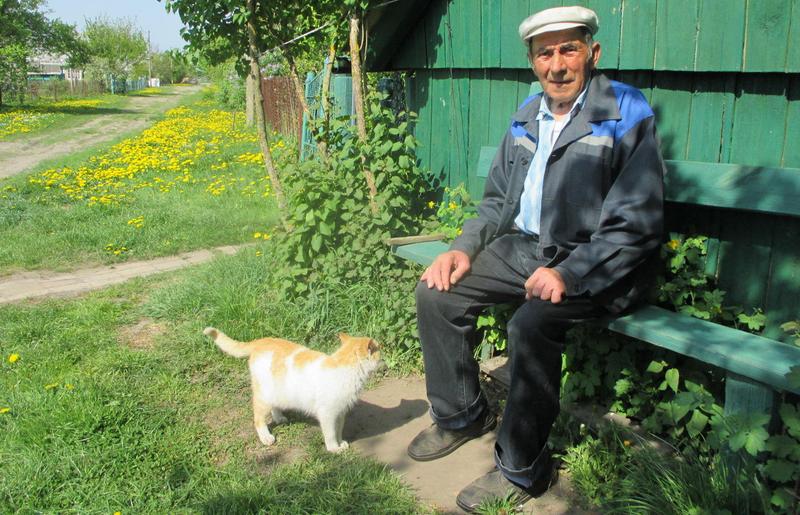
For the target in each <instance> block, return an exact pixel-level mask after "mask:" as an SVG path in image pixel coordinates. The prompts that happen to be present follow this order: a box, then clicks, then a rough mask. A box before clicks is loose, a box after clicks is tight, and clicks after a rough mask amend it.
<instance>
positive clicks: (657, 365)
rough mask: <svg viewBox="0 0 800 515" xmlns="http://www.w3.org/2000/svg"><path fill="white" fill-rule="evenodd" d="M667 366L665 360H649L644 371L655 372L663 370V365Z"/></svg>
mask: <svg viewBox="0 0 800 515" xmlns="http://www.w3.org/2000/svg"><path fill="white" fill-rule="evenodd" d="M665 366H667V362H666V361H651V362H650V364H649V365H647V370H646V372H652V373H654V374H657V373H659V372H661V371H662V370H664V367H665Z"/></svg>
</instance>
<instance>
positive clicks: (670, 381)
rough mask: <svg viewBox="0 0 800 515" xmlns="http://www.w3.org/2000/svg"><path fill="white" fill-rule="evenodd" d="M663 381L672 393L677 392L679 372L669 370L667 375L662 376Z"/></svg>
mask: <svg viewBox="0 0 800 515" xmlns="http://www.w3.org/2000/svg"><path fill="white" fill-rule="evenodd" d="M664 380H665V381H666V382H667V385H669V387H670V388H671V389H672V391H673V392H675V393H677V392H678V381H679V380H680V372H678V369H677V368H670V369H669V370H667V373H666V374H665V375H664Z"/></svg>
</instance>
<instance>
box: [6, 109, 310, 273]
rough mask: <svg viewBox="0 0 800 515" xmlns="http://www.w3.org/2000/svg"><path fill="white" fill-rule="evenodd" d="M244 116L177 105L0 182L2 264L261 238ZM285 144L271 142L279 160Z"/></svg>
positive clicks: (263, 229)
mask: <svg viewBox="0 0 800 515" xmlns="http://www.w3.org/2000/svg"><path fill="white" fill-rule="evenodd" d="M243 121H244V117H243V116H241V115H240V116H234V114H233V113H230V112H225V111H221V110H218V109H214V108H213V107H212V106H201V107H197V106H195V107H192V106H180V107H178V108H175V109H172V110H170V111H169V112H168V113H167V114H166V116H165V117H164V118H163V119H162V120H161V121H158V122H157V123H155V124H154V125H153V126H152V127H150V128H149V129H147V130H145V131H143V132H142V133H141V134H140V135H138V136H135V137H132V138H128V139H125V140H122V141H119V142H118V143H116V144H113V145H111V146H110V147H108V149H107V150H105V151H101V152H97V153H95V154H93V155H91V156H85V155H79V156H77V157H75V158H71V159H66V160H62V161H61V165H60V166H55V167H54V166H52V165H51V166H50V167H49V168H47V169H45V170H43V171H41V172H37V173H33V174H31V175H29V176H26V177H14V178H11V179H8V180H6V181H3V182H0V200H2V201H3V202H2V204H0V237H2V238H3V240H4V243H5V244H4V245H3V246H2V247H0V267H2V268H3V269H5V270H6V271H13V270H14V269H34V268H53V269H68V268H75V267H76V266H84V265H87V264H92V263H104V262H105V263H108V262H114V261H119V260H125V259H144V258H150V257H154V256H162V255H169V254H174V253H177V252H181V251H186V250H192V249H197V248H204V247H211V246H217V245H223V244H232V243H242V242H248V241H252V239H253V235H254V233H256V232H260V233H264V234H268V232H269V230H268V228H269V227H270V226H271V224H272V223H273V221H274V220H275V218H276V214H275V211H274V207H273V202H272V199H271V195H270V183H269V179H268V176H267V174H266V172H265V171H264V168H263V160H262V158H261V155H260V153H259V152H258V145H257V144H256V141H255V135H254V132H253V131H252V130H250V129H247V128H246V127H245V126H244V125H243ZM293 148H294V145H287V144H285V143H284V142H283V140H281V139H279V138H278V139H276V140H275V143H274V145H273V149H274V151H275V152H276V155H277V156H278V162H279V163H280V162H281V160H282V159H289V158H290V157H291V155H292V151H293V150H292V149H293ZM281 156H283V157H281ZM131 220H137V222H136V223H130V221H131Z"/></svg>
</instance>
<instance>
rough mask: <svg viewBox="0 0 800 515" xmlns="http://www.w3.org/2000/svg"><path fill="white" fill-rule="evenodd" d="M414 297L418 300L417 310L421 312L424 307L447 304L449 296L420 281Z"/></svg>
mask: <svg viewBox="0 0 800 515" xmlns="http://www.w3.org/2000/svg"><path fill="white" fill-rule="evenodd" d="M414 296H415V297H416V299H417V310H419V309H420V308H423V307H433V306H437V305H439V304H441V303H445V302H446V296H447V295H446V293H445V292H441V291H439V290H437V289H436V288H428V285H427V284H426V283H425V281H419V282H417V288H416V290H415V291H414Z"/></svg>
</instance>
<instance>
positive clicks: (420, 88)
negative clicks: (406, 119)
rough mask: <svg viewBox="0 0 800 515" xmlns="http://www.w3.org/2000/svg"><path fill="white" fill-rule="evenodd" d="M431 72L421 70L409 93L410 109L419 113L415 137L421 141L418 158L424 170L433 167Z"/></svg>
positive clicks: (412, 81)
mask: <svg viewBox="0 0 800 515" xmlns="http://www.w3.org/2000/svg"><path fill="white" fill-rule="evenodd" d="M430 87H431V72H430V71H427V70H419V71H417V72H416V75H415V77H413V78H412V79H411V87H410V88H409V91H410V92H411V94H412V97H411V98H409V109H411V111H413V112H416V113H417V121H416V123H415V124H414V136H416V138H417V140H419V144H420V146H419V148H418V149H417V157H418V158H419V164H420V166H421V167H423V168H428V169H430V166H431V121H432V117H431V114H432V112H433V109H432V107H431V106H432V105H433V104H432V103H431V101H430Z"/></svg>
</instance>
